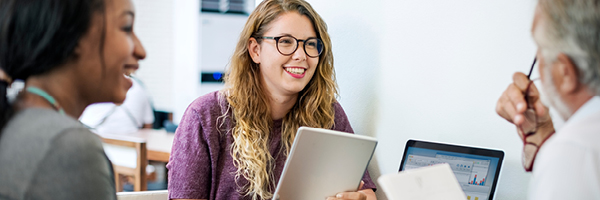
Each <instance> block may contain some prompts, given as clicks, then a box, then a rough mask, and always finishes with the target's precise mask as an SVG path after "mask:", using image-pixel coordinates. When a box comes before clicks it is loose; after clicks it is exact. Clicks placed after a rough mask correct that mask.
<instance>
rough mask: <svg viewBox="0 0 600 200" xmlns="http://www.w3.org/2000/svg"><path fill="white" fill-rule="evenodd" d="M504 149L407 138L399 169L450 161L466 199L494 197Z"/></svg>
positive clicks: (486, 199) (476, 199)
mask: <svg viewBox="0 0 600 200" xmlns="http://www.w3.org/2000/svg"><path fill="white" fill-rule="evenodd" d="M503 160H504V151H502V150H497V149H488V148H480V147H470V146H462V145H455V144H445V143H437V142H429V141H420V140H412V139H411V140H408V142H406V147H405V148H404V155H403V156H402V160H401V161H400V169H399V171H404V170H408V169H415V168H420V167H425V166H432V165H435V164H440V163H448V164H449V165H450V168H451V169H452V172H454V175H455V176H456V179H457V180H458V183H459V185H460V187H461V188H462V190H463V191H464V192H465V195H466V196H467V200H493V199H494V192H495V191H496V186H497V184H498V178H499V176H500V169H501V168H502V162H503Z"/></svg>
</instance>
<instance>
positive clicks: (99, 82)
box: [0, 0, 146, 200]
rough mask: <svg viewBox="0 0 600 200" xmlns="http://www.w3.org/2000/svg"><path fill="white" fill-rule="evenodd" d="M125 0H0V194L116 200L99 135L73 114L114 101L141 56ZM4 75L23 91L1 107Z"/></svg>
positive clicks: (121, 97) (7, 82) (119, 99)
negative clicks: (20, 81) (23, 85)
mask: <svg viewBox="0 0 600 200" xmlns="http://www.w3.org/2000/svg"><path fill="white" fill-rule="evenodd" d="M134 13H135V11H134V8H133V4H132V2H131V1H130V0H1V1H0V68H1V70H0V130H1V132H0V199H99V200H105V199H116V192H115V182H114V175H113V171H112V164H111V163H110V161H109V160H108V159H107V158H106V155H105V154H104V150H103V148H102V143H101V140H100V138H99V137H98V136H97V135H95V134H93V133H92V132H90V131H89V130H88V129H87V128H86V127H84V126H83V125H82V124H81V123H79V121H77V118H79V116H80V115H81V113H82V112H83V110H84V109H85V107H86V106H88V105H89V104H92V103H95V102H115V103H121V102H123V100H124V99H125V95H126V93H127V90H128V89H129V88H130V87H131V84H132V82H131V80H129V78H126V77H125V76H124V74H126V72H127V71H128V70H129V69H131V68H137V67H138V66H137V62H138V60H140V59H143V58H144V57H145V56H146V55H145V54H146V53H145V51H144V48H143V47H142V45H141V43H140V41H139V40H138V38H137V37H136V35H135V34H134V32H133V21H134ZM13 80H22V81H24V83H25V88H24V89H23V91H22V92H21V93H20V94H19V95H18V97H17V98H16V100H15V101H14V102H12V104H11V103H9V102H8V101H7V98H6V89H7V87H8V86H10V85H11V82H12V81H13Z"/></svg>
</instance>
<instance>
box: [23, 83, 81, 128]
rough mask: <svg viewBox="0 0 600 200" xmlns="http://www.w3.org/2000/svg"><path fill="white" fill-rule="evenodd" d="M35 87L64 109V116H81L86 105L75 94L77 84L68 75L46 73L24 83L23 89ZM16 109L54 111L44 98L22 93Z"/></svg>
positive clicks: (76, 93) (79, 96)
mask: <svg viewBox="0 0 600 200" xmlns="http://www.w3.org/2000/svg"><path fill="white" fill-rule="evenodd" d="M27 87H37V88H39V89H41V90H43V91H44V92H46V93H48V94H49V95H50V96H52V97H53V98H54V99H55V100H56V102H57V104H58V105H59V106H60V107H61V108H62V109H64V111H65V114H67V115H68V116H71V117H73V118H75V119H77V118H79V116H81V113H83V110H84V109H85V107H87V105H88V104H87V103H85V101H83V99H82V98H81V95H79V93H78V92H77V89H76V88H77V83H75V82H74V81H73V78H70V77H69V74H68V73H64V71H63V73H52V72H51V73H48V74H44V75H40V76H32V77H29V78H28V79H27V81H26V82H25V88H27ZM17 101H18V102H17V103H16V109H17V110H22V109H26V108H32V107H38V108H39V107H41V108H50V109H56V108H55V107H54V105H52V104H51V103H50V102H49V101H48V100H46V99H45V98H43V97H41V96H39V95H36V94H32V93H30V92H27V91H25V90H24V91H23V94H22V95H21V97H20V98H19V99H18V100H17Z"/></svg>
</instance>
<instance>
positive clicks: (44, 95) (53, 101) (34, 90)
mask: <svg viewBox="0 0 600 200" xmlns="http://www.w3.org/2000/svg"><path fill="white" fill-rule="evenodd" d="M27 92H30V93H32V94H35V95H38V96H40V97H42V98H44V99H46V101H48V102H49V103H50V104H52V106H53V107H54V109H56V110H58V112H59V113H60V114H63V115H64V114H65V110H64V109H62V108H61V107H60V106H59V105H58V103H57V102H56V99H54V97H52V96H50V95H49V94H48V93H46V92H45V91H44V90H42V89H40V88H37V87H33V86H29V87H27Z"/></svg>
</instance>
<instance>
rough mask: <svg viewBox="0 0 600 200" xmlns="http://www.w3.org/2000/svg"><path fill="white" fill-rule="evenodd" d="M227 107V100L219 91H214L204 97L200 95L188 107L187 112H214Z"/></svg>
mask: <svg viewBox="0 0 600 200" xmlns="http://www.w3.org/2000/svg"><path fill="white" fill-rule="evenodd" d="M227 106H228V103H227V99H226V98H225V95H224V94H223V92H221V91H214V92H211V93H208V94H205V95H202V96H200V97H198V98H196V100H194V101H193V102H192V103H191V104H190V105H189V106H188V110H190V109H191V110H194V111H196V112H207V111H208V112H211V113H213V112H216V111H220V110H221V109H223V108H226V107H227Z"/></svg>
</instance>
